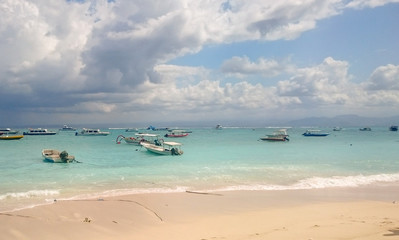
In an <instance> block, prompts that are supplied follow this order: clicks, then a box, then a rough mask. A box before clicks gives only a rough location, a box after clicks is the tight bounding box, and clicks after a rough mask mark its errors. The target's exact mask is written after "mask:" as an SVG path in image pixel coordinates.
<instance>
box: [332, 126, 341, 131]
mask: <svg viewBox="0 0 399 240" xmlns="http://www.w3.org/2000/svg"><path fill="white" fill-rule="evenodd" d="M341 130H342V127H334V128H333V131H341Z"/></svg>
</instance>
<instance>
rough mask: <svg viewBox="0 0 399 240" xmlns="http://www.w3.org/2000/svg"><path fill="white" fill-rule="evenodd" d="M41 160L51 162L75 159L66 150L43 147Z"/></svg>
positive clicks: (64, 161) (66, 161)
mask: <svg viewBox="0 0 399 240" xmlns="http://www.w3.org/2000/svg"><path fill="white" fill-rule="evenodd" d="M42 156H43V160H44V161H46V162H53V163H70V162H73V161H75V156H72V155H69V154H68V153H67V152H66V151H62V152H60V151H58V150H55V149H43V150H42Z"/></svg>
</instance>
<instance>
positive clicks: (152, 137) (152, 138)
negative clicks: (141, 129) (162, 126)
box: [116, 133, 159, 146]
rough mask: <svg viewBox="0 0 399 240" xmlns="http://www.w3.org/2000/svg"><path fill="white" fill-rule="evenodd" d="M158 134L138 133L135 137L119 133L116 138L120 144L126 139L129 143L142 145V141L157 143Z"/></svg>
mask: <svg viewBox="0 0 399 240" xmlns="http://www.w3.org/2000/svg"><path fill="white" fill-rule="evenodd" d="M158 137H159V135H158V134H150V133H136V134H135V137H125V136H123V135H119V136H118V137H117V138H116V143H117V144H120V143H121V141H122V140H124V141H125V142H126V143H128V144H132V145H136V146H140V145H141V144H140V143H142V142H146V143H152V144H155V142H156V141H158Z"/></svg>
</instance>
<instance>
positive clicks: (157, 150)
mask: <svg viewBox="0 0 399 240" xmlns="http://www.w3.org/2000/svg"><path fill="white" fill-rule="evenodd" d="M141 145H142V146H143V147H144V148H145V149H147V151H149V152H152V153H156V154H159V155H182V154H183V151H182V150H180V149H177V148H174V149H166V148H164V147H162V146H157V145H154V144H150V143H141Z"/></svg>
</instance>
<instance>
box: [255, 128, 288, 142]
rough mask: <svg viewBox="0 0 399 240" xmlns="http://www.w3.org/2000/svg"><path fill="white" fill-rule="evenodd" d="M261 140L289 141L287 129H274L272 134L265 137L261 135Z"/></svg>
mask: <svg viewBox="0 0 399 240" xmlns="http://www.w3.org/2000/svg"><path fill="white" fill-rule="evenodd" d="M260 140H262V141H275V142H285V141H289V139H288V134H287V130H286V129H280V130H277V131H274V132H273V133H272V134H269V135H266V136H265V137H261V138H260Z"/></svg>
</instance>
